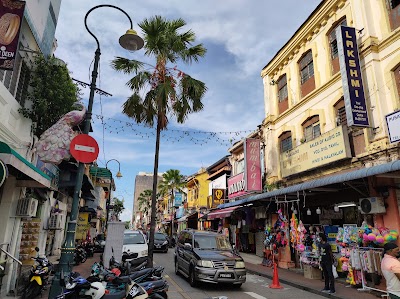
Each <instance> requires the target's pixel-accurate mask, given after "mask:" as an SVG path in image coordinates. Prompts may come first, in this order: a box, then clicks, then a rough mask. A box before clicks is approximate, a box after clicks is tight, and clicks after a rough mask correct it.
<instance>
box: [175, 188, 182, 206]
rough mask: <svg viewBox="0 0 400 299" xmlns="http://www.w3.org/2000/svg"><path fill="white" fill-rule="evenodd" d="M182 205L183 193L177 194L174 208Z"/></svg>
mask: <svg viewBox="0 0 400 299" xmlns="http://www.w3.org/2000/svg"><path fill="white" fill-rule="evenodd" d="M181 205H182V193H181V192H175V197H174V207H179V206H181Z"/></svg>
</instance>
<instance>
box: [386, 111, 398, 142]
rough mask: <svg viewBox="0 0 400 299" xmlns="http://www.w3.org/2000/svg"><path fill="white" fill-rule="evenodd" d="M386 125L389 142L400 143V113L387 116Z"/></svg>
mask: <svg viewBox="0 0 400 299" xmlns="http://www.w3.org/2000/svg"><path fill="white" fill-rule="evenodd" d="M386 125H387V128H388V133H389V142H390V143H394V142H399V141H400V111H396V112H393V113H390V114H388V115H386Z"/></svg>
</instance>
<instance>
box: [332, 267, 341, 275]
mask: <svg viewBox="0 0 400 299" xmlns="http://www.w3.org/2000/svg"><path fill="white" fill-rule="evenodd" d="M332 272H333V277H334V278H338V277H339V275H338V273H337V271H336V267H335V265H332Z"/></svg>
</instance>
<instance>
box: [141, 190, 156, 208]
mask: <svg viewBox="0 0 400 299" xmlns="http://www.w3.org/2000/svg"><path fill="white" fill-rule="evenodd" d="M152 194H153V191H152V190H144V191H143V192H142V193H140V195H139V197H138V207H139V211H141V212H143V213H144V214H147V213H149V212H150V209H151V196H152Z"/></svg>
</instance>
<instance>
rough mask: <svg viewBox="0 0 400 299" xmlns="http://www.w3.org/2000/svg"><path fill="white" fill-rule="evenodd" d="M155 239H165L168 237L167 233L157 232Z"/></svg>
mask: <svg viewBox="0 0 400 299" xmlns="http://www.w3.org/2000/svg"><path fill="white" fill-rule="evenodd" d="M154 239H156V240H160V241H165V240H166V239H167V238H166V237H165V235H164V234H160V233H158V234H157V233H155V234H154Z"/></svg>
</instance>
